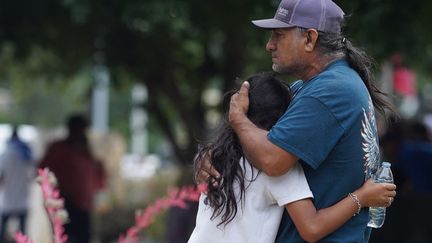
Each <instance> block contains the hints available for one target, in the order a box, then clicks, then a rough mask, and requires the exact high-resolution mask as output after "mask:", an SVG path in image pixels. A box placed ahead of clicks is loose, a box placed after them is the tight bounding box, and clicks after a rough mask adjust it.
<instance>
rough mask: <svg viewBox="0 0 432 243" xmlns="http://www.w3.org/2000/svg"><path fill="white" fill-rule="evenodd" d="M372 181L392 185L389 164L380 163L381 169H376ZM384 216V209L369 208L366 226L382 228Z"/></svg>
mask: <svg viewBox="0 0 432 243" xmlns="http://www.w3.org/2000/svg"><path fill="white" fill-rule="evenodd" d="M374 181H375V182H376V183H383V182H386V183H393V174H392V172H391V169H390V163H389V162H382V164H381V167H380V168H379V169H378V171H377V173H376V175H375V177H374ZM385 214H386V208H385V207H370V208H369V222H368V226H369V227H372V228H380V227H381V226H383V224H384V219H385Z"/></svg>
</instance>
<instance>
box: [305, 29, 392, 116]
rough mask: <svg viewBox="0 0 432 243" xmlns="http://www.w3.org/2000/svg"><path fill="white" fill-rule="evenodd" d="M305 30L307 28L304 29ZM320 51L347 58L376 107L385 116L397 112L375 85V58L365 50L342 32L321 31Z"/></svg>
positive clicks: (318, 43)
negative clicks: (355, 44)
mask: <svg viewBox="0 0 432 243" xmlns="http://www.w3.org/2000/svg"><path fill="white" fill-rule="evenodd" d="M301 30H302V31H305V29H302V28H301ZM317 48H318V51H319V52H320V53H321V54H322V55H324V56H328V57H329V58H342V57H343V58H345V59H346V60H347V62H348V64H349V65H350V67H351V68H352V69H354V70H355V71H356V72H357V73H358V74H359V76H360V78H361V79H362V80H363V82H364V84H365V86H366V88H367V90H368V91H369V94H370V96H371V99H372V103H373V105H374V107H375V109H376V110H377V111H378V112H379V113H380V114H382V115H383V116H385V115H386V114H387V112H390V113H396V112H395V110H394V108H393V106H392V105H391V104H390V103H389V102H388V101H387V100H386V99H385V97H386V96H387V94H385V93H384V92H382V91H381V90H380V89H379V88H378V87H377V86H376V85H375V76H374V75H373V72H372V70H373V66H374V62H373V59H372V58H371V57H370V56H369V55H368V54H367V53H366V52H365V51H364V50H363V49H360V48H358V47H356V46H354V45H353V44H352V42H351V41H350V40H348V38H346V37H344V35H343V34H342V33H324V32H319V35H318V40H317Z"/></svg>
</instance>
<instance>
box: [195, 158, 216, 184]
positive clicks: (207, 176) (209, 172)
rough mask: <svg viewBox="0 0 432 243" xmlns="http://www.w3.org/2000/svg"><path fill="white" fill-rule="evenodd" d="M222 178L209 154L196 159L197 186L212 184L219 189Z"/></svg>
mask: <svg viewBox="0 0 432 243" xmlns="http://www.w3.org/2000/svg"><path fill="white" fill-rule="evenodd" d="M220 178H221V176H220V174H219V172H218V171H217V170H216V169H215V168H214V167H213V166H212V164H211V163H210V154H209V153H207V154H206V155H205V156H202V157H196V158H195V183H196V184H197V185H199V184H203V183H204V184H207V183H208V182H211V184H212V186H213V187H218V186H219V181H220Z"/></svg>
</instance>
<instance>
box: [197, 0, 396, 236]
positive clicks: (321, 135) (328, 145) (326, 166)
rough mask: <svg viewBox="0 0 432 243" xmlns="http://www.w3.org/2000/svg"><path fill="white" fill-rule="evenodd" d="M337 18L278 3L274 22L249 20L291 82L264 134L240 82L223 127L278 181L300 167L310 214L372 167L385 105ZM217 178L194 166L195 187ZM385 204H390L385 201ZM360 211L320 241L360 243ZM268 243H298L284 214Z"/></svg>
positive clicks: (205, 166)
mask: <svg viewBox="0 0 432 243" xmlns="http://www.w3.org/2000/svg"><path fill="white" fill-rule="evenodd" d="M343 20H344V12H343V11H342V9H341V8H340V7H339V6H338V5H336V4H335V3H334V2H332V1H331V0H322V1H315V0H282V1H281V3H280V5H279V7H278V9H277V11H276V14H275V16H274V18H271V19H263V20H256V21H253V24H255V25H256V26H258V27H260V28H264V29H268V30H271V37H270V39H269V41H268V42H267V45H266V49H267V51H269V52H270V53H271V57H272V62H273V66H272V68H273V70H274V71H276V72H278V73H283V74H288V75H292V76H294V77H296V78H298V79H300V80H299V81H297V82H295V83H294V84H293V85H292V86H291V87H292V90H293V92H294V97H293V100H292V102H291V104H290V105H289V107H288V109H287V110H286V112H285V113H284V114H283V115H282V117H281V118H280V119H279V120H278V122H277V123H276V124H275V125H274V126H273V127H272V128H271V129H270V131H266V130H264V129H261V128H259V127H257V126H256V125H255V124H253V122H252V121H250V120H249V119H248V117H247V111H248V107H249V97H248V88H249V84H248V83H247V82H244V83H243V85H242V87H241V88H240V91H239V92H238V93H236V94H234V95H233V96H232V98H231V102H230V109H229V122H230V125H231V127H232V128H233V129H234V131H235V132H236V134H237V135H238V137H239V140H240V143H241V145H242V148H243V150H244V153H245V156H246V158H247V159H248V161H249V162H251V164H252V165H253V166H254V167H256V168H258V169H260V170H261V171H263V172H264V173H266V174H267V175H269V176H280V175H283V174H285V173H287V172H288V171H289V170H290V169H291V168H294V167H295V166H296V165H297V163H300V164H301V165H302V166H303V168H304V173H305V175H306V178H307V181H308V183H309V186H310V189H311V190H312V193H313V195H314V205H315V207H316V208H326V207H329V206H330V205H332V204H334V203H336V202H337V201H338V200H340V199H341V198H344V197H346V196H347V195H348V194H349V193H351V192H353V191H354V190H355V189H356V188H358V187H360V186H361V185H362V184H363V182H364V180H365V178H370V177H371V176H372V175H373V174H374V173H375V172H376V170H377V169H378V167H379V165H380V161H379V160H380V158H379V147H378V134H377V129H376V121H375V109H376V110H377V111H378V112H382V113H385V111H386V109H388V108H390V105H389V104H388V103H387V102H386V101H385V99H383V97H382V96H381V94H382V92H381V91H380V90H378V89H377V87H376V86H375V85H374V83H373V82H374V78H373V75H372V72H371V70H370V66H371V59H370V58H369V57H368V55H367V54H366V53H365V52H363V51H361V50H360V49H358V48H356V47H355V46H353V44H352V43H351V42H350V41H349V40H348V39H347V38H346V37H345V36H344V34H343V33H342V30H341V28H342V23H343ZM209 177H210V180H212V178H214V179H213V180H214V181H215V184H217V182H218V181H217V179H218V178H220V175H219V173H217V171H216V170H215V169H214V168H213V169H212V167H211V165H210V163H208V161H206V159H203V160H202V170H200V172H198V175H197V178H198V180H199V181H206V180H208V178H209ZM388 200H389V203H391V201H392V198H390V197H389V198H388ZM367 222H368V210H367V208H364V209H362V210H361V211H360V212H359V214H358V215H356V216H354V217H352V218H351V219H350V220H349V221H348V222H346V223H345V224H344V225H342V227H340V228H339V229H337V230H336V231H335V232H333V233H331V234H330V235H328V236H326V237H325V238H323V239H322V241H321V242H367V241H368V238H369V234H370V230H369V229H367ZM276 242H303V240H302V238H301V236H300V234H299V231H298V229H296V227H295V225H294V222H293V219H292V218H290V216H289V215H288V214H287V213H284V215H283V217H282V220H281V224H280V226H279V232H278V235H277V238H276Z"/></svg>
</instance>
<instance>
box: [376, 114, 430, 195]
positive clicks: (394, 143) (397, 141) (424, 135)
mask: <svg viewBox="0 0 432 243" xmlns="http://www.w3.org/2000/svg"><path fill="white" fill-rule="evenodd" d="M381 146H382V151H383V156H384V159H385V160H388V161H390V162H391V163H392V164H393V172H394V176H395V184H396V185H398V188H399V189H400V192H401V194H402V195H403V194H432V179H431V178H432V141H431V139H430V135H429V132H428V130H427V127H426V126H425V125H424V124H422V123H421V122H419V121H399V122H397V123H394V124H392V126H390V127H389V128H388V130H387V132H386V133H385V134H384V135H383V136H382V138H381Z"/></svg>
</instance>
